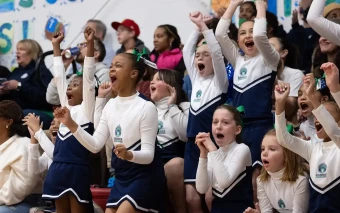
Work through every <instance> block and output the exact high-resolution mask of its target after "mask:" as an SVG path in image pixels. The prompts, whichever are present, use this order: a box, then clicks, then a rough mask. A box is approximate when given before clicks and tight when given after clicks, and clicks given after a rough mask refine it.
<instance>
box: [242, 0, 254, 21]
mask: <svg viewBox="0 0 340 213" xmlns="http://www.w3.org/2000/svg"><path fill="white" fill-rule="evenodd" d="M254 15H256V11H255V8H254V7H253V5H252V3H250V2H249V3H248V2H245V3H243V4H241V6H240V14H239V18H240V19H241V18H244V19H246V20H247V21H249V20H253V19H254V18H255V16H254Z"/></svg>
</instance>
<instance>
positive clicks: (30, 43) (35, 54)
mask: <svg viewBox="0 0 340 213" xmlns="http://www.w3.org/2000/svg"><path fill="white" fill-rule="evenodd" d="M18 44H22V46H24V48H25V49H26V51H27V54H28V55H29V56H30V57H31V58H32V59H33V60H34V61H37V59H38V58H39V57H40V56H41V55H42V54H43V51H42V48H41V46H40V45H39V43H38V42H36V41H35V40H32V39H23V40H21V41H19V42H18Z"/></svg>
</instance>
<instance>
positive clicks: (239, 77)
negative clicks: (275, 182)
mask: <svg viewBox="0 0 340 213" xmlns="http://www.w3.org/2000/svg"><path fill="white" fill-rule="evenodd" d="M242 3H243V0H231V1H230V4H229V6H228V9H227V11H226V12H225V13H224V15H223V17H222V18H221V19H220V21H219V23H218V26H217V29H216V38H217V40H218V41H219V43H220V44H221V47H222V51H223V54H224V56H225V57H226V59H227V60H228V61H229V63H231V65H232V66H233V67H234V69H235V72H234V81H233V82H234V91H233V96H234V97H233V104H234V105H235V106H241V105H242V106H244V108H245V114H244V115H243V122H244V128H243V131H242V135H243V141H244V143H245V144H246V145H248V146H249V148H250V151H251V156H252V161H253V167H254V172H253V179H252V180H253V187H254V190H253V192H254V200H256V199H257V196H256V191H257V190H256V178H257V176H258V175H259V174H260V170H261V166H262V163H261V142H262V139H263V136H264V135H265V134H266V132H267V131H268V130H269V129H271V128H272V126H273V115H272V112H271V110H272V99H271V97H272V91H273V86H274V81H275V77H276V71H277V67H278V64H279V61H280V55H279V53H278V52H277V51H276V50H275V49H274V47H273V46H272V45H271V44H270V43H269V40H268V37H267V32H266V30H267V22H266V9H267V3H266V2H265V1H263V0H257V1H256V2H255V5H256V9H257V16H256V18H255V21H246V22H243V23H242V24H241V26H240V28H239V31H238V44H239V47H238V46H237V45H236V44H234V43H233V41H232V40H231V39H230V38H229V36H228V33H229V26H230V24H231V20H232V16H233V14H234V12H235V10H236V9H237V7H238V6H239V5H241V4H242ZM239 49H241V50H242V51H243V53H244V54H241V53H240V51H239ZM259 94H260V95H259Z"/></svg>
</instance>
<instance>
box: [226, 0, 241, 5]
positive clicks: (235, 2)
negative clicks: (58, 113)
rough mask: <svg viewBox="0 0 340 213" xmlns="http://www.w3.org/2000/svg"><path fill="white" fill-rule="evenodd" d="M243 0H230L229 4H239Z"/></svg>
mask: <svg viewBox="0 0 340 213" xmlns="http://www.w3.org/2000/svg"><path fill="white" fill-rule="evenodd" d="M243 2H244V0H230V3H229V5H231V4H232V5H235V6H240V5H241V4H243Z"/></svg>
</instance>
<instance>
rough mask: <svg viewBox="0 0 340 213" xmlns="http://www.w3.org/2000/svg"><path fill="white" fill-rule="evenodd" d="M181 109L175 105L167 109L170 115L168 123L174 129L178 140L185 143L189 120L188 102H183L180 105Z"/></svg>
mask: <svg viewBox="0 0 340 213" xmlns="http://www.w3.org/2000/svg"><path fill="white" fill-rule="evenodd" d="M180 107H181V109H179V108H178V106H177V105H174V106H173V107H171V108H170V109H169V114H170V118H171V119H170V122H171V125H172V126H173V127H174V128H175V131H176V133H177V135H178V138H179V139H180V140H181V141H183V142H187V141H188V138H187V132H186V130H187V126H188V120H189V108H190V103H189V102H183V103H181V104H180Z"/></svg>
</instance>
